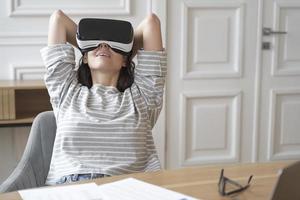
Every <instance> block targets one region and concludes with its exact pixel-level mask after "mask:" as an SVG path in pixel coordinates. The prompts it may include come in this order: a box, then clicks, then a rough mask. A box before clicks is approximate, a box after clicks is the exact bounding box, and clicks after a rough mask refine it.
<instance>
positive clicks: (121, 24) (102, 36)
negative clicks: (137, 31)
mask: <svg viewBox="0 0 300 200" xmlns="http://www.w3.org/2000/svg"><path fill="white" fill-rule="evenodd" d="M133 39H134V31H133V28H132V25H131V23H130V22H127V21H122V20H112V19H96V18H83V19H81V20H80V22H79V24H78V27H77V34H76V40H77V44H78V47H79V49H80V50H81V52H82V53H85V52H88V51H92V50H94V49H96V48H97V47H98V46H99V45H100V44H101V43H106V44H108V45H109V46H110V47H111V48H112V49H113V50H114V51H115V52H117V53H120V54H122V55H128V54H129V53H130V52H131V50H132V46H133Z"/></svg>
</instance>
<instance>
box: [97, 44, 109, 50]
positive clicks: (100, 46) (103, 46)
mask: <svg viewBox="0 0 300 200" xmlns="http://www.w3.org/2000/svg"><path fill="white" fill-rule="evenodd" d="M98 47H99V48H100V49H101V48H107V49H108V48H109V45H108V44H106V43H101V44H99V46H98Z"/></svg>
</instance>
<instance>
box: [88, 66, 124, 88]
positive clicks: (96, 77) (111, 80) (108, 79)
mask: <svg viewBox="0 0 300 200" xmlns="http://www.w3.org/2000/svg"><path fill="white" fill-rule="evenodd" d="M91 75H92V80H93V85H94V84H100V85H104V86H113V87H117V82H118V78H119V73H115V74H107V73H102V72H99V71H92V70H91Z"/></svg>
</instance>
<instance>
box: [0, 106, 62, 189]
mask: <svg viewBox="0 0 300 200" xmlns="http://www.w3.org/2000/svg"><path fill="white" fill-rule="evenodd" d="M55 133H56V121H55V117H54V114H53V111H46V112H42V113H40V114H38V115H37V117H36V118H35V119H34V121H33V124H32V127H31V130H30V134H29V138H28V142H27V144H26V147H25V151H24V153H23V156H22V158H21V160H20V162H19V163H18V165H17V167H16V168H15V170H14V171H13V172H12V174H11V175H10V176H9V177H8V178H7V179H6V180H5V181H4V182H3V183H2V184H1V185H0V193H1V192H11V191H15V190H21V189H26V188H34V187H41V186H44V185H45V181H46V178H47V175H48V171H49V167H50V161H51V156H52V150H53V143H54V139H55Z"/></svg>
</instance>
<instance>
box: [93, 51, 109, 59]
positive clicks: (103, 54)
mask: <svg viewBox="0 0 300 200" xmlns="http://www.w3.org/2000/svg"><path fill="white" fill-rule="evenodd" d="M99 56H101V57H107V58H110V57H111V54H110V52H108V51H97V52H96V57H99Z"/></svg>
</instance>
